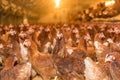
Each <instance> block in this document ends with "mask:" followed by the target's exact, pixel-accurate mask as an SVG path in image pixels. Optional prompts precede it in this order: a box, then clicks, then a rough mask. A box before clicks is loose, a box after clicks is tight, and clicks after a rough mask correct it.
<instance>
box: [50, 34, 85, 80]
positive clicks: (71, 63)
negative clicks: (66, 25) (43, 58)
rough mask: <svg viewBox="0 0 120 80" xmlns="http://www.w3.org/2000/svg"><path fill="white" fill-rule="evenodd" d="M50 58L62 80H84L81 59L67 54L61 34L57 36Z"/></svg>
mask: <svg viewBox="0 0 120 80" xmlns="http://www.w3.org/2000/svg"><path fill="white" fill-rule="evenodd" d="M52 56H53V60H54V64H55V66H56V69H57V70H58V72H59V75H60V76H62V78H63V80H84V77H83V74H84V63H83V59H82V58H80V57H76V56H74V55H69V54H68V53H67V51H66V47H65V41H64V36H63V34H62V33H61V32H58V34H57V42H56V45H55V48H54V50H53V53H52Z"/></svg>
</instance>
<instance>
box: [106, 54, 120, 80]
mask: <svg viewBox="0 0 120 80" xmlns="http://www.w3.org/2000/svg"><path fill="white" fill-rule="evenodd" d="M105 62H109V70H110V74H111V76H112V79H113V80H120V53H118V52H111V53H108V54H107V55H106V57H105Z"/></svg>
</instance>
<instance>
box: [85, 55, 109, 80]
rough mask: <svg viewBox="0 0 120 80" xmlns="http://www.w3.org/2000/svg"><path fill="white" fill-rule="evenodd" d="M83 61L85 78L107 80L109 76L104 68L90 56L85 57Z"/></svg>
mask: <svg viewBox="0 0 120 80" xmlns="http://www.w3.org/2000/svg"><path fill="white" fill-rule="evenodd" d="M84 63H85V71H84V73H85V80H109V77H108V75H107V73H106V71H105V70H104V68H102V66H100V65H98V64H97V63H96V62H94V61H93V60H92V59H91V58H89V57H87V58H85V60H84Z"/></svg>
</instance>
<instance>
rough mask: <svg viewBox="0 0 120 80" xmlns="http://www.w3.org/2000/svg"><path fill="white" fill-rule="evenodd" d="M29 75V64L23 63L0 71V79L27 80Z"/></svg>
mask: <svg viewBox="0 0 120 80" xmlns="http://www.w3.org/2000/svg"><path fill="white" fill-rule="evenodd" d="M30 75H31V64H30V63H29V62H28V63H25V64H20V65H16V66H15V67H13V68H11V69H8V70H5V71H2V72H0V80H29V78H30Z"/></svg>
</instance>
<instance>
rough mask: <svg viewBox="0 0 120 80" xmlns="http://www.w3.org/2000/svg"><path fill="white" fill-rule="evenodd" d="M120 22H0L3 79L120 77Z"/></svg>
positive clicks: (114, 79)
mask: <svg viewBox="0 0 120 80" xmlns="http://www.w3.org/2000/svg"><path fill="white" fill-rule="evenodd" d="M119 36H120V23H95V22H89V23H87V22H86V23H72V24H39V25H23V24H20V25H12V24H10V25H8V26H7V25H0V80H120V37H119Z"/></svg>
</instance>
